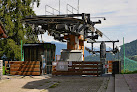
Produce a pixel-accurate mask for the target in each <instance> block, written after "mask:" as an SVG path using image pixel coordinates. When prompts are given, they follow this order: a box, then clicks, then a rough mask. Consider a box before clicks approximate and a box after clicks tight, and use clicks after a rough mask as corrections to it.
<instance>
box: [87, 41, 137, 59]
mask: <svg viewBox="0 0 137 92" xmlns="http://www.w3.org/2000/svg"><path fill="white" fill-rule="evenodd" d="M120 47H121V50H120V53H119V59H121V60H122V59H123V45H121V46H120ZM136 55H137V40H134V41H132V42H130V43H126V44H125V56H126V57H128V58H130V59H132V60H136V61H137V56H136ZM94 60H95V61H99V60H100V56H99V55H97V56H91V55H90V56H87V57H85V61H94ZM106 60H118V53H117V54H116V55H112V54H111V53H107V54H106Z"/></svg>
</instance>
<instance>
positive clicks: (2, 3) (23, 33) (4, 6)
mask: <svg viewBox="0 0 137 92" xmlns="http://www.w3.org/2000/svg"><path fill="white" fill-rule="evenodd" d="M34 4H36V5H37V7H38V6H39V4H40V0H0V21H1V22H2V23H3V25H4V27H5V29H6V31H7V35H8V38H7V39H0V57H1V56H2V55H3V53H4V54H6V56H7V57H8V59H9V60H10V59H12V60H13V59H14V58H16V60H19V59H20V44H21V43H20V41H21V40H23V42H24V43H26V42H28V43H29V42H31V43H33V42H36V41H37V36H36V35H33V34H31V33H32V28H31V26H30V25H27V24H23V22H22V19H23V18H25V16H30V15H35V13H34V11H33V5H34Z"/></svg>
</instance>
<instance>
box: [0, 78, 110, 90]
mask: <svg viewBox="0 0 137 92" xmlns="http://www.w3.org/2000/svg"><path fill="white" fill-rule="evenodd" d="M109 79H110V77H89V76H86V77H82V76H54V77H50V76H32V77H30V76H26V77H23V76H4V78H3V80H2V81H0V92H97V91H98V92H106V90H107V86H108V82H109Z"/></svg>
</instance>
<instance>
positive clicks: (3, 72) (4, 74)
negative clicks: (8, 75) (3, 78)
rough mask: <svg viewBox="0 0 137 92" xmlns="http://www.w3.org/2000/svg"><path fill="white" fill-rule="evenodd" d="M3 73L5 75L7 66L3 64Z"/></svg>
mask: <svg viewBox="0 0 137 92" xmlns="http://www.w3.org/2000/svg"><path fill="white" fill-rule="evenodd" d="M3 75H5V66H3Z"/></svg>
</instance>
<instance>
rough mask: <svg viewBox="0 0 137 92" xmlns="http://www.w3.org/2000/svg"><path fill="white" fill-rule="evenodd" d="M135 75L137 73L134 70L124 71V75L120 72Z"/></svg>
mask: <svg viewBox="0 0 137 92" xmlns="http://www.w3.org/2000/svg"><path fill="white" fill-rule="evenodd" d="M135 73H137V70H135V71H126V72H125V73H124V72H122V74H135Z"/></svg>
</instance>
